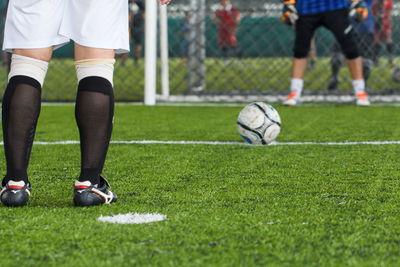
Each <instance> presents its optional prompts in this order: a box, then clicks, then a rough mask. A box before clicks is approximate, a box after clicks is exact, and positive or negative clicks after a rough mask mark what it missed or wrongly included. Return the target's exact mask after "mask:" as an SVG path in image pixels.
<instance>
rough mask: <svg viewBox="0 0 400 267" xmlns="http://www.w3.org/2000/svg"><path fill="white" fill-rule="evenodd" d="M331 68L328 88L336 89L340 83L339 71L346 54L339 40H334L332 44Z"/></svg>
mask: <svg viewBox="0 0 400 267" xmlns="http://www.w3.org/2000/svg"><path fill="white" fill-rule="evenodd" d="M331 53H332V56H331V70H332V76H331V78H330V79H329V84H328V87H327V89H328V90H336V89H337V87H338V85H339V72H340V69H341V67H342V66H343V62H344V56H343V53H342V50H341V49H340V45H339V43H338V42H336V41H335V42H334V44H333V46H332V51H331Z"/></svg>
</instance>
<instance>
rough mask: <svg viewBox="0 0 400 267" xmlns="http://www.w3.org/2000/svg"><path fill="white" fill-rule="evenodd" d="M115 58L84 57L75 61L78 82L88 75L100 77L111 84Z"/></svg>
mask: <svg viewBox="0 0 400 267" xmlns="http://www.w3.org/2000/svg"><path fill="white" fill-rule="evenodd" d="M114 64H115V59H108V58H105V59H85V60H79V61H75V69H76V75H77V78H78V83H80V81H81V80H83V79H84V78H88V77H101V78H104V79H106V80H108V81H109V82H110V84H111V86H112V85H113V76H114Z"/></svg>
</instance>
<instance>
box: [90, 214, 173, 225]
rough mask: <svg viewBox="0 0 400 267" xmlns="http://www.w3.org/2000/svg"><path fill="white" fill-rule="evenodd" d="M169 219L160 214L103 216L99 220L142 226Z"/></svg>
mask: <svg viewBox="0 0 400 267" xmlns="http://www.w3.org/2000/svg"><path fill="white" fill-rule="evenodd" d="M166 219H167V216H165V215H162V214H158V213H144V214H140V213H133V214H132V213H127V214H116V215H113V216H101V217H99V218H98V219H97V220H98V221H100V222H108V223H118V224H142V223H152V222H160V221H164V220H166Z"/></svg>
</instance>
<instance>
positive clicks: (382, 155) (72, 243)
mask: <svg viewBox="0 0 400 267" xmlns="http://www.w3.org/2000/svg"><path fill="white" fill-rule="evenodd" d="M276 108H277V110H278V111H279V113H280V114H281V117H282V122H283V128H282V133H281V135H280V136H279V138H278V141H280V142H293V141H298V142H303V141H309V142H332V141H335V142H342V141H388V140H391V141H398V140H400V126H399V125H400V117H399V116H397V113H398V110H399V108H398V107H388V106H386V107H379V106H374V107H370V108H358V107H354V106H350V105H327V106H303V107H298V108H287V107H281V106H276ZM240 109H241V107H240V106H237V107H222V106H221V107H171V106H156V107H144V106H134V105H117V107H116V117H115V130H114V134H113V140H165V141H166V140H197V141H241V139H240V137H239V136H238V134H237V133H236V130H235V120H236V116H237V114H238V113H239V111H240ZM77 139H78V133H77V130H76V127H75V125H74V120H73V106H72V105H66V106H44V107H43V108H42V114H41V118H40V120H39V126H38V131H37V138H36V140H37V141H63V140H64V141H65V140H77ZM399 155H400V146H399V145H352V146H340V145H336V146H321V145H299V146H239V145H221V146H211V145H171V144H113V145H111V147H110V150H109V154H108V159H107V162H106V167H105V170H104V175H105V176H106V177H107V178H108V179H109V180H110V182H111V184H112V189H113V191H115V192H116V193H117V194H118V196H119V201H118V202H117V203H115V204H112V205H107V206H101V207H91V208H76V207H73V206H72V200H71V197H72V184H73V181H74V178H75V177H76V175H77V174H78V172H79V145H49V146H43V145H35V146H34V147H33V152H32V158H31V165H30V170H29V173H30V177H31V181H32V183H33V194H32V198H31V200H30V203H29V205H28V206H27V207H23V208H6V207H0V240H1V241H0V251H1V252H2V255H1V257H0V266H21V265H22V266H56V265H57V266H110V265H115V266H133V265H137V266H304V265H305V266H397V265H398V264H400V257H399V254H398V250H399V244H400V224H399V223H398V222H399V220H400V208H399V204H400V193H399V185H400V180H399V173H400V167H399V160H398V158H399ZM0 160H1V170H2V172H4V159H3V157H1V158H0ZM129 212H131V213H135V212H138V213H161V214H165V215H166V216H167V220H166V221H163V222H158V223H151V224H141V225H118V224H107V223H102V222H98V221H96V219H97V218H98V217H99V216H101V215H113V214H118V213H129Z"/></svg>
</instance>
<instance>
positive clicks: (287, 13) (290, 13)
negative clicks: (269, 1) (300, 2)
mask: <svg viewBox="0 0 400 267" xmlns="http://www.w3.org/2000/svg"><path fill="white" fill-rule="evenodd" d="M295 4H296V0H284V1H283V9H282V15H281V20H282V21H283V23H285V24H287V25H294V24H296V21H297V19H298V18H299V16H298V14H297V9H296V7H295Z"/></svg>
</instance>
